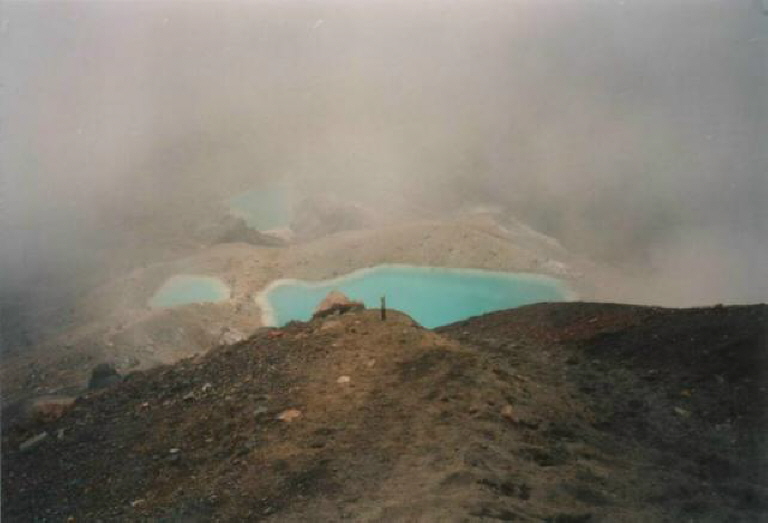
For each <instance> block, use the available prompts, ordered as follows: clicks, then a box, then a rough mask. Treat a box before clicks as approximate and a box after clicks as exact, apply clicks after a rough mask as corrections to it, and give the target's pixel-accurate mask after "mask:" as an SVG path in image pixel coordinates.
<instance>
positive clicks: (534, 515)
mask: <svg viewBox="0 0 768 523" xmlns="http://www.w3.org/2000/svg"><path fill="white" fill-rule="evenodd" d="M767 325H768V307H766V306H750V307H717V308H710V309H687V310H669V309H657V308H642V307H630V306H620V305H606V304H602V305H598V304H585V303H574V304H551V305H537V306H531V307H524V308H521V309H516V310H511V311H504V312H499V313H494V314H490V315H486V316H482V317H478V318H474V319H471V320H468V321H464V322H460V323H457V324H454V325H451V326H448V327H444V328H441V329H438V330H437V331H434V332H433V331H428V330H424V329H422V328H420V327H418V326H417V325H415V324H413V322H412V321H411V320H410V319H409V318H407V317H405V316H403V315H400V314H397V313H390V315H389V317H388V320H387V321H386V322H381V321H380V320H379V319H378V313H377V312H376V311H364V312H356V313H349V314H345V315H343V316H340V317H331V318H327V319H322V320H315V321H313V322H310V323H296V324H292V325H289V326H288V327H286V328H284V329H279V330H276V329H275V330H273V329H262V330H260V331H259V332H258V333H257V334H256V335H255V336H254V337H252V338H251V339H249V340H247V341H245V342H242V343H240V344H237V345H234V346H232V347H221V348H219V349H216V350H214V351H212V352H210V353H209V354H208V355H206V356H202V357H198V358H195V359H190V360H185V361H183V362H181V363H178V364H176V365H173V366H168V367H162V368H158V369H155V370H151V371H146V372H137V373H134V374H131V375H129V377H128V378H127V379H126V380H125V381H124V382H123V383H122V384H120V385H117V386H115V387H112V388H110V389H107V390H105V391H103V392H100V393H94V394H91V395H89V396H86V397H83V398H81V399H79V400H78V401H77V403H76V405H75V407H74V409H73V410H71V411H70V412H68V413H67V414H65V415H64V416H63V417H62V418H61V419H59V420H56V421H54V422H48V423H42V422H39V423H36V424H30V423H27V424H17V425H15V426H12V427H8V426H6V427H4V432H3V441H2V451H3V468H2V489H3V498H2V500H3V505H2V516H3V520H4V521H66V520H67V519H68V518H72V519H70V521H72V520H74V521H88V522H90V521H99V520H101V521H158V520H160V521H184V522H187V521H257V520H262V519H263V520H273V521H296V522H298V521H339V520H349V521H381V522H385V521H387V522H389V521H425V522H427V521H500V520H501V521H552V522H579V521H582V522H584V521H590V522H592V521H606V522H608V521H611V522H613V521H628V522H631V521H636V522H648V521H712V522H714V521H723V522H725V521H761V520H763V519H764V517H765V516H766V514H767V513H768V512H766V511H767V510H768V496H767V495H766V493H767V492H768V475H767V474H766V472H767V470H766V464H765V456H766V449H768V446H766V434H768V431H766V429H767V428H768V410H766V397H767V396H766V385H767V384H766V381H765V379H764V378H765V371H766V368H768V367H766V363H767V362H766V359H767V358H768V348H767V347H766V326H767ZM346 377H348V378H349V379H348V381H347V380H346ZM339 378H342V379H341V380H339ZM291 410H294V411H298V412H299V413H300V415H299V416H298V417H294V418H293V419H292V421H290V422H288V421H281V420H280V419H278V418H279V416H280V414H281V413H284V412H286V411H291ZM293 415H294V416H295V415H296V413H295V412H294V413H293ZM44 432H45V433H47V434H48V435H47V437H46V438H45V439H43V440H42V441H41V442H40V443H38V444H37V445H35V446H33V447H32V448H31V449H28V450H24V451H22V450H19V447H20V445H21V444H22V443H23V442H25V441H28V439H29V438H30V437H32V436H35V435H38V434H42V433H44Z"/></svg>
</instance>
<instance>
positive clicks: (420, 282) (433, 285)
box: [260, 265, 571, 328]
mask: <svg viewBox="0 0 768 523" xmlns="http://www.w3.org/2000/svg"><path fill="white" fill-rule="evenodd" d="M332 290H340V291H341V292H343V293H344V294H346V295H347V296H349V297H350V298H351V299H353V300H358V301H362V302H364V303H365V305H366V307H378V306H379V299H380V297H381V296H382V295H386V298H387V307H388V308H392V309H397V310H400V311H402V312H404V313H406V314H408V315H409V316H411V317H412V318H413V319H415V320H416V321H417V322H419V323H420V324H421V325H423V326H424V327H428V328H432V327H438V326H440V325H445V324H448V323H452V322H454V321H459V320H462V319H466V318H469V317H470V316H477V315H478V314H485V313H487V312H491V311H495V310H501V309H509V308H513V307H519V306H521V305H527V304H531V303H538V302H551V301H565V300H568V299H570V296H571V291H570V290H569V289H568V287H567V286H566V284H565V283H563V282H562V281H560V280H557V279H554V278H550V277H548V276H540V275H532V274H519V273H506V272H491V271H481V270H471V269H441V268H431V267H412V266H406V265H381V266H378V267H374V268H372V269H364V270H360V271H356V272H353V273H351V274H349V275H347V276H344V277H342V278H337V279H334V280H326V281H320V282H304V281H299V280H281V281H277V282H275V283H273V284H272V285H271V286H270V287H268V288H267V289H266V290H265V291H264V292H263V293H262V295H261V297H260V301H261V305H262V308H263V309H264V310H265V315H264V321H265V323H267V324H268V325H275V326H283V325H285V324H286V323H288V322H289V321H292V320H299V321H306V320H308V319H310V318H311V317H312V313H313V312H314V309H315V307H317V305H318V304H319V303H320V301H322V299H323V298H324V297H325V296H326V294H328V293H329V292H330V291H332Z"/></svg>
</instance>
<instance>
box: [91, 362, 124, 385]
mask: <svg viewBox="0 0 768 523" xmlns="http://www.w3.org/2000/svg"><path fill="white" fill-rule="evenodd" d="M122 379H123V378H122V376H120V374H118V372H117V369H115V366H114V365H112V364H111V363H99V364H98V365H96V366H95V367H94V368H93V370H92V371H91V379H90V381H88V388H89V389H91V390H94V389H103V388H106V387H110V386H112V385H115V384H116V383H120V382H121V381H122Z"/></svg>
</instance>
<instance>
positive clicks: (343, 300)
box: [312, 291, 365, 319]
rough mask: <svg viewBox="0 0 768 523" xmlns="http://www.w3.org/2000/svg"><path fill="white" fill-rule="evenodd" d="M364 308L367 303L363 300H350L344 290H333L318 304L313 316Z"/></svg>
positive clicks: (324, 315)
mask: <svg viewBox="0 0 768 523" xmlns="http://www.w3.org/2000/svg"><path fill="white" fill-rule="evenodd" d="M364 308H365V305H363V303H362V302H359V301H352V300H350V299H349V298H348V297H347V296H346V295H345V294H344V293H343V292H339V291H331V292H329V293H328V295H327V296H326V297H325V298H324V299H323V301H321V302H320V305H318V306H317V308H316V309H315V313H314V314H313V315H312V318H313V319H314V318H325V317H326V316H331V315H333V314H344V313H346V312H350V311H359V310H363V309H364Z"/></svg>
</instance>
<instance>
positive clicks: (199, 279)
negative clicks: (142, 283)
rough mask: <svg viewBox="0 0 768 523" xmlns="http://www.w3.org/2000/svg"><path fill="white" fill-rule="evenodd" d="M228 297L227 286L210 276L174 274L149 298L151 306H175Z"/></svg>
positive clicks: (215, 300)
mask: <svg viewBox="0 0 768 523" xmlns="http://www.w3.org/2000/svg"><path fill="white" fill-rule="evenodd" d="M227 299H229V287H227V285H226V284H225V283H224V282H222V281H221V280H220V279H218V278H213V277H211V276H194V275H184V274H180V275H176V276H173V277H171V278H169V279H168V280H166V282H165V283H164V284H163V285H162V287H160V288H159V289H158V290H157V292H156V293H155V294H154V296H152V298H151V299H150V300H149V305H150V306H151V307H175V306H177V305H186V304H189V303H206V302H217V301H224V300H227Z"/></svg>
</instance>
